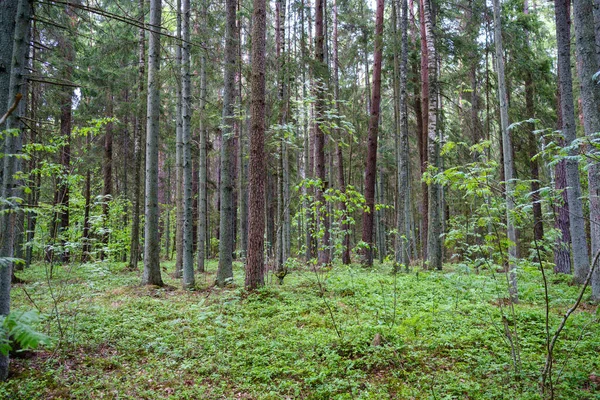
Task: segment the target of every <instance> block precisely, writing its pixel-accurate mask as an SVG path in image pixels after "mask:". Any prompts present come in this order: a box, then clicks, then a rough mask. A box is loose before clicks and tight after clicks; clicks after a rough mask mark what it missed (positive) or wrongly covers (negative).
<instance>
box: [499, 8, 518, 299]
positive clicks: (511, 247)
mask: <svg viewBox="0 0 600 400" xmlns="http://www.w3.org/2000/svg"><path fill="white" fill-rule="evenodd" d="M494 42H495V47H496V71H497V74H498V97H499V102H500V127H501V131H502V154H503V155H504V168H503V169H504V177H505V178H504V179H505V188H506V222H507V223H506V229H507V236H508V240H509V244H508V263H509V266H508V268H509V287H508V290H509V293H510V298H511V301H512V302H513V303H516V302H518V301H519V296H518V291H517V265H516V259H517V237H516V229H515V225H514V223H515V222H514V217H513V216H512V213H513V210H514V208H515V200H514V194H513V193H514V181H513V177H514V163H513V157H512V138H511V134H510V132H509V130H508V100H507V97H506V81H505V76H504V55H503V47H502V26H501V22H500V0H494Z"/></svg>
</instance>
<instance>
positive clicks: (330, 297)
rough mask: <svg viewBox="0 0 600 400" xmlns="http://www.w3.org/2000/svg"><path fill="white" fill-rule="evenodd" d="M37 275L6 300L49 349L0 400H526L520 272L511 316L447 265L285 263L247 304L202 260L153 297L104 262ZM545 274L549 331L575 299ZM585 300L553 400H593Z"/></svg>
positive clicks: (530, 336) (595, 347)
mask: <svg viewBox="0 0 600 400" xmlns="http://www.w3.org/2000/svg"><path fill="white" fill-rule="evenodd" d="M46 268H47V267H46V266H45V265H36V266H34V267H32V268H30V269H28V270H27V271H24V272H22V273H20V274H19V276H20V277H21V278H23V279H25V280H26V281H27V282H28V283H25V284H21V285H16V286H15V287H14V288H13V291H12V299H13V309H14V310H29V309H32V308H37V309H38V310H39V311H40V312H41V313H42V315H44V316H45V319H44V321H43V322H42V323H41V325H40V326H39V329H40V330H41V331H43V332H45V333H47V334H49V335H50V336H51V337H52V338H53V344H52V345H51V346H49V347H47V348H44V349H40V350H37V351H36V352H34V353H33V354H29V355H28V357H25V358H16V359H13V360H12V362H11V376H10V379H9V381H8V382H6V383H2V384H0V398H9V399H35V398H48V399H49V398H94V399H95V398H114V399H116V398H118V399H160V398H173V399H222V398H226V399H238V398H242V399H286V398H288V399H297V398H306V399H387V398H398V399H411V398H412V399H428V398H430V399H453V398H457V399H467V398H470V399H486V398H490V399H507V398H519V399H536V398H540V394H539V387H540V375H541V370H542V368H543V366H544V362H545V349H546V347H545V346H546V322H545V302H544V290H543V285H542V278H541V274H540V272H539V270H538V269H536V268H535V267H534V266H531V267H530V268H527V267H526V268H524V270H523V271H522V273H521V274H520V276H519V285H520V287H519V290H520V297H521V303H520V304H519V305H517V306H516V307H515V309H514V313H513V312H512V311H511V309H510V307H509V305H508V301H506V299H505V297H506V290H505V288H506V279H505V277H504V274H502V273H491V272H488V271H482V272H481V273H480V274H476V273H475V272H474V271H469V270H465V268H464V267H457V266H452V265H449V266H445V270H444V271H443V272H427V271H418V272H417V271H413V272H411V273H409V274H404V273H399V274H397V275H394V274H392V273H391V272H390V271H391V266H390V265H389V264H383V265H377V266H376V267H375V268H373V269H364V268H362V267H360V266H358V265H353V266H350V267H346V266H337V267H333V268H331V269H323V270H321V271H319V272H318V273H315V272H314V271H311V269H310V268H307V267H304V266H300V265H298V266H296V267H295V268H292V269H291V270H290V274H289V275H288V276H287V277H286V278H285V283H284V285H282V286H279V285H278V284H277V283H275V281H276V279H274V280H273V281H272V280H271V275H269V279H268V284H267V286H266V287H265V288H263V289H261V290H259V291H257V292H255V293H252V294H248V293H247V292H246V291H244V290H243V289H242V287H241V286H242V285H243V270H242V266H241V264H239V263H236V266H235V268H234V273H235V285H234V286H232V287H229V288H225V289H219V288H214V287H212V286H211V284H212V282H213V280H214V274H215V270H216V263H215V262H211V263H209V265H208V270H209V272H207V273H206V274H204V275H200V276H198V277H197V281H198V290H196V291H192V292H186V291H183V290H181V289H180V284H179V281H178V280H176V279H174V278H173V277H172V276H171V275H170V274H169V275H168V274H167V273H163V279H165V283H166V284H167V285H168V286H166V287H165V288H157V287H140V286H139V282H140V280H141V277H140V273H137V272H129V271H126V270H125V269H124V265H123V264H109V263H95V264H83V265H81V264H78V265H68V266H60V267H55V270H54V277H53V278H52V280H51V281H50V283H51V285H50V286H49V285H48V280H47V278H46V277H47V270H46ZM163 269H165V271H169V273H170V272H171V271H172V270H173V263H172V262H165V263H164V265H163ZM548 278H549V302H550V321H549V328H550V334H551V335H552V334H553V332H554V331H555V329H556V327H557V326H558V324H559V323H560V320H561V319H562V316H563V315H564V313H565V311H566V310H567V309H568V308H569V307H570V306H571V305H572V304H573V303H574V301H575V299H576V297H577V294H578V291H579V288H578V287H575V286H571V285H569V283H568V282H569V277H566V276H562V277H561V276H556V275H554V274H552V273H551V271H548ZM587 298H588V297H587V295H586V297H584V301H583V302H582V304H581V305H580V307H579V309H578V310H577V311H576V312H575V313H573V315H572V316H571V318H570V319H569V321H568V323H567V325H566V328H565V330H564V331H563V333H562V334H561V339H560V340H559V342H558V345H557V350H556V361H555V367H554V371H555V372H554V375H553V377H554V380H555V381H556V380H558V382H557V383H556V382H555V393H556V398H563V399H598V398H600V322H599V315H598V311H597V309H596V307H595V306H592V305H590V304H589V303H587V302H586V300H587ZM57 314H58V318H57V316H56V315H57ZM503 315H504V317H503ZM515 320H516V321H517V329H516V334H517V335H516V336H515V333H514V323H515ZM59 323H60V325H59ZM505 328H508V329H509V330H511V332H513V333H511V334H510V340H512V341H513V343H515V344H518V346H519V349H520V350H519V354H520V357H519V358H520V361H519V362H518V367H517V368H516V369H515V366H514V362H513V358H512V356H511V346H510V340H509V339H508V338H507V334H506V330H505ZM515 371H517V372H515Z"/></svg>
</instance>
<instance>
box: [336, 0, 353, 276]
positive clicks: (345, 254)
mask: <svg viewBox="0 0 600 400" xmlns="http://www.w3.org/2000/svg"><path fill="white" fill-rule="evenodd" d="M339 64H340V61H339V55H338V7H337V0H333V91H334V92H333V93H334V98H335V109H336V113H337V114H338V115H339V114H340V105H339V101H340V79H339ZM337 137H338V138H339V140H341V137H340V134H339V133H338V135H337ZM336 153H337V170H338V171H337V172H338V185H339V190H340V192H341V193H346V181H345V179H344V156H343V152H342V147H341V146H340V145H339V143H337V144H336ZM340 211H341V214H342V218H343V221H342V223H341V224H340V229H341V231H342V234H343V235H344V239H343V241H342V246H343V248H342V263H343V264H345V265H348V264H350V232H349V226H348V223H347V222H346V220H347V219H348V216H347V215H346V214H347V207H346V203H345V202H344V201H342V202H340Z"/></svg>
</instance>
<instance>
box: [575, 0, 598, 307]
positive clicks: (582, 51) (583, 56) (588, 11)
mask: <svg viewBox="0 0 600 400" xmlns="http://www.w3.org/2000/svg"><path fill="white" fill-rule="evenodd" d="M573 20H574V24H575V44H576V48H577V72H578V74H579V84H580V93H581V104H582V108H583V126H584V130H585V134H586V136H587V137H588V138H589V139H590V140H596V141H597V137H595V134H597V133H600V90H599V88H598V84H597V82H596V81H594V79H593V76H594V74H595V73H596V72H597V71H598V70H599V69H600V63H599V61H600V60H599V58H598V53H597V50H596V36H595V31H594V4H593V0H577V1H574V2H573ZM589 150H590V151H592V152H593V153H595V154H594V155H595V156H596V159H595V160H594V158H592V157H591V158H589V160H590V161H589V168H588V182H589V183H588V185H589V195H590V203H589V204H590V239H591V240H590V241H591V245H592V246H591V249H592V252H591V253H592V255H595V254H596V253H597V252H598V251H599V250H600V163H599V162H598V160H597V156H598V151H597V150H595V149H594V148H593V147H592V146H590V149H589ZM592 299H593V300H600V268H596V269H595V270H594V274H593V276H592Z"/></svg>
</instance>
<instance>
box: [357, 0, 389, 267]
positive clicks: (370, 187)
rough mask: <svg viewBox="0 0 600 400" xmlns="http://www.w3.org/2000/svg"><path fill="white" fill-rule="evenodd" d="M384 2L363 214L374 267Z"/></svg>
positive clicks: (367, 260)
mask: <svg viewBox="0 0 600 400" xmlns="http://www.w3.org/2000/svg"><path fill="white" fill-rule="evenodd" d="M383 11H384V3H383V0H377V11H376V14H375V52H374V62H373V93H372V100H371V115H370V119H369V134H368V144H367V161H366V166H365V206H366V208H367V209H366V211H365V212H364V214H363V232H362V241H363V242H364V243H366V248H365V251H364V259H363V264H365V265H367V266H371V265H373V217H374V212H375V174H376V172H377V137H378V133H379V113H380V109H379V105H380V102H381V59H382V54H383Z"/></svg>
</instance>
